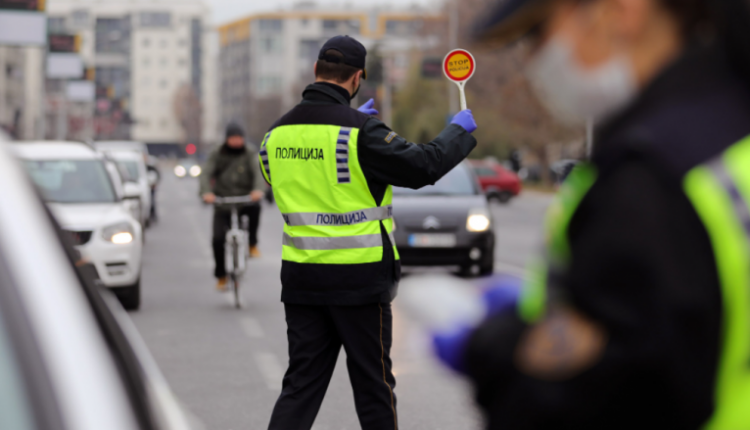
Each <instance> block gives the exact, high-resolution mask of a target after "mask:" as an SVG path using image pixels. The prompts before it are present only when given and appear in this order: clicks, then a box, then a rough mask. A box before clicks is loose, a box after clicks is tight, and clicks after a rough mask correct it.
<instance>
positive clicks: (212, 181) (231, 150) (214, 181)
mask: <svg viewBox="0 0 750 430" xmlns="http://www.w3.org/2000/svg"><path fill="white" fill-rule="evenodd" d="M257 157H258V152H257V150H256V149H255V147H253V146H251V145H248V144H247V143H246V142H245V132H244V131H243V130H242V128H241V127H240V126H239V125H237V124H229V125H228V126H227V130H226V139H225V141H224V144H223V145H221V146H219V147H217V148H216V149H214V150H213V151H211V154H210V155H209V156H208V161H207V162H206V165H205V166H204V170H203V171H204V172H205V173H204V174H203V175H201V180H200V194H201V197H202V198H203V201H205V202H206V203H208V204H212V203H214V202H215V201H216V196H220V197H237V196H245V195H248V194H249V195H250V197H251V198H252V200H253V201H254V202H260V200H261V199H262V198H263V196H264V195H265V192H264V188H265V182H264V180H263V174H262V173H261V171H260V166H259V165H258V162H257ZM240 216H248V217H249V219H250V231H249V233H250V256H252V257H259V256H260V251H259V250H258V225H259V222H260V204H256V205H252V206H247V207H244V208H242V209H241V210H240ZM230 223H231V215H230V212H229V210H227V209H224V208H221V207H217V208H216V209H214V219H213V239H212V242H211V245H212V247H213V250H214V262H215V263H216V269H215V270H214V276H216V279H217V283H216V289H217V290H219V291H225V290H226V288H227V273H226V269H225V264H224V263H225V262H224V238H225V236H226V233H227V230H228V229H229V226H230Z"/></svg>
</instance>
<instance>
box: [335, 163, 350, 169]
mask: <svg viewBox="0 0 750 430" xmlns="http://www.w3.org/2000/svg"><path fill="white" fill-rule="evenodd" d="M336 168H337V169H348V168H349V164H348V163H336Z"/></svg>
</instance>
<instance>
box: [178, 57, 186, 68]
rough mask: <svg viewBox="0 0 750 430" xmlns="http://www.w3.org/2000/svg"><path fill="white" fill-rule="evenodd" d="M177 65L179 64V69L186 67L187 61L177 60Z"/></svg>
mask: <svg viewBox="0 0 750 430" xmlns="http://www.w3.org/2000/svg"><path fill="white" fill-rule="evenodd" d="M177 64H179V66H180V67H185V66H187V60H186V59H184V58H180V59H179V60H177Z"/></svg>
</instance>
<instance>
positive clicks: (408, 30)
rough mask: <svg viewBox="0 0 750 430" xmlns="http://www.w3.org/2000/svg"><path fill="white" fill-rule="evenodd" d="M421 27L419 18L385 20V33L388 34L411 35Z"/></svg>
mask: <svg viewBox="0 0 750 430" xmlns="http://www.w3.org/2000/svg"><path fill="white" fill-rule="evenodd" d="M421 28H422V22H421V21H419V20H394V19H390V20H388V21H386V22H385V34H387V35H390V36H413V35H415V34H417V33H418V32H419V30H420V29H421Z"/></svg>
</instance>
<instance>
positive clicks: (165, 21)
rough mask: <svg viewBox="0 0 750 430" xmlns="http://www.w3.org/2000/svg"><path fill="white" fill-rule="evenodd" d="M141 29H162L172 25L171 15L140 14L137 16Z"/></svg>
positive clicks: (166, 13)
mask: <svg viewBox="0 0 750 430" xmlns="http://www.w3.org/2000/svg"><path fill="white" fill-rule="evenodd" d="M138 23H139V24H140V26H141V27H147V28H164V27H169V26H171V25H172V14H171V13H169V12H141V13H140V14H138Z"/></svg>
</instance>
